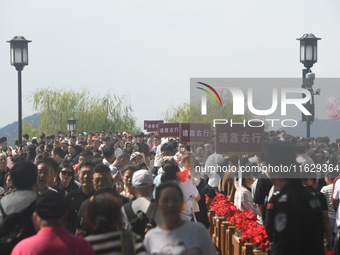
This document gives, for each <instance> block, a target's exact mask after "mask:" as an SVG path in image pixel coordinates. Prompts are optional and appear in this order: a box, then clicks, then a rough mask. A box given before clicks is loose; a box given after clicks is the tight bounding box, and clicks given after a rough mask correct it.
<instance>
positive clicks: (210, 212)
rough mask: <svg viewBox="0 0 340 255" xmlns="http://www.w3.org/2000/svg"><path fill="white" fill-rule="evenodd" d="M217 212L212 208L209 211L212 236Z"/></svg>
mask: <svg viewBox="0 0 340 255" xmlns="http://www.w3.org/2000/svg"><path fill="white" fill-rule="evenodd" d="M215 215H216V213H215V211H213V210H210V211H209V212H208V219H209V233H210V236H211V237H212V235H213V234H214V223H213V219H214V217H215Z"/></svg>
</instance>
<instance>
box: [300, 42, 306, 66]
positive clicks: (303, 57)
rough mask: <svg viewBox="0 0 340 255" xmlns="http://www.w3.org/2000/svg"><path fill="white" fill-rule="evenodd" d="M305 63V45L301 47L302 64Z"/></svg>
mask: <svg viewBox="0 0 340 255" xmlns="http://www.w3.org/2000/svg"><path fill="white" fill-rule="evenodd" d="M304 61H305V45H301V47H300V62H304Z"/></svg>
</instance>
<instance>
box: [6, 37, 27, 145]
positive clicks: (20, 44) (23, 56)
mask: <svg viewBox="0 0 340 255" xmlns="http://www.w3.org/2000/svg"><path fill="white" fill-rule="evenodd" d="M7 42H8V43H10V45H11V65H12V66H15V69H16V70H17V71H18V130H19V133H18V142H19V145H21V143H22V96H21V71H22V70H23V69H24V66H27V65H28V43H30V42H32V41H29V40H26V39H25V37H23V36H15V37H13V39H12V40H10V41H7Z"/></svg>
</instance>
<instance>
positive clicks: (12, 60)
mask: <svg viewBox="0 0 340 255" xmlns="http://www.w3.org/2000/svg"><path fill="white" fill-rule="evenodd" d="M13 64H14V49H13V47H11V65H13Z"/></svg>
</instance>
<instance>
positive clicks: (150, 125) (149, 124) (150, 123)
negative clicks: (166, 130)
mask: <svg viewBox="0 0 340 255" xmlns="http://www.w3.org/2000/svg"><path fill="white" fill-rule="evenodd" d="M162 123H164V121H163V120H144V129H145V130H146V131H148V132H150V131H157V130H158V124H162Z"/></svg>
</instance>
